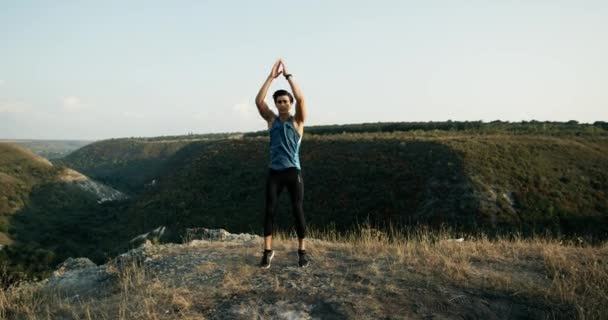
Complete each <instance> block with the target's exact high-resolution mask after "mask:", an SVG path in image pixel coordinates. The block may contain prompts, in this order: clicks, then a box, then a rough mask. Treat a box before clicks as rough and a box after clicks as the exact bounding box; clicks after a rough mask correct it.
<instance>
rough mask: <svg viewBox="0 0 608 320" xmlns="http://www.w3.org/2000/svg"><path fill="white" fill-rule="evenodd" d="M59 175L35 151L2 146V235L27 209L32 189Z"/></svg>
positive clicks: (0, 187)
mask: <svg viewBox="0 0 608 320" xmlns="http://www.w3.org/2000/svg"><path fill="white" fill-rule="evenodd" d="M56 174H57V168H54V167H53V165H52V164H51V163H50V162H49V161H48V160H46V159H44V158H42V157H40V156H39V155H37V154H35V153H33V152H32V151H30V150H28V149H25V148H22V147H20V146H17V145H15V144H9V143H0V232H2V233H5V232H6V231H7V219H8V217H9V216H10V215H11V214H13V213H15V212H16V211H18V210H19V209H21V208H23V207H24V205H25V202H26V201H27V198H28V195H29V193H30V192H31V190H32V188H33V187H34V186H36V185H39V184H42V183H45V182H47V181H49V180H51V179H52V178H53V177H54V176H55V175H56ZM0 244H1V242H0Z"/></svg>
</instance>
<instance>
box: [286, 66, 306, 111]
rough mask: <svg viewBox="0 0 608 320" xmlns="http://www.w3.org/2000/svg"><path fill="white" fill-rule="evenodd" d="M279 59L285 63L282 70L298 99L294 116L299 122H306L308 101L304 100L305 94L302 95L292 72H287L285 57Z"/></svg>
mask: <svg viewBox="0 0 608 320" xmlns="http://www.w3.org/2000/svg"><path fill="white" fill-rule="evenodd" d="M279 61H280V63H281V64H282V65H283V70H282V71H283V73H284V74H285V78H286V79H287V82H289V85H290V86H291V91H292V92H293V96H294V98H295V99H296V114H295V116H294V118H295V120H296V121H298V122H304V121H306V101H305V100H304V95H302V91H301V90H300V87H299V86H298V85H297V84H296V82H295V80H294V79H293V76H291V74H290V73H289V72H287V69H286V68H285V62H284V61H283V59H279ZM288 76H289V77H288Z"/></svg>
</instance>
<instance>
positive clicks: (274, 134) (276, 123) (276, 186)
mask: <svg viewBox="0 0 608 320" xmlns="http://www.w3.org/2000/svg"><path fill="white" fill-rule="evenodd" d="M280 67H283V70H281V71H279V68H280ZM281 74H284V76H285V79H287V81H288V82H289V85H290V86H291V90H292V91H293V94H294V96H295V100H296V103H295V109H296V112H295V116H291V114H290V113H289V111H290V109H291V106H292V103H293V100H294V97H293V96H292V95H291V94H290V93H289V92H288V91H286V90H277V91H276V92H275V93H274V94H273V95H272V97H273V98H274V103H275V106H276V108H277V111H278V112H279V114H278V115H276V114H275V113H274V112H272V111H271V110H270V108H269V107H268V105H267V104H266V102H265V101H264V98H265V97H266V92H267V91H268V88H269V87H270V84H271V83H272V81H273V80H274V79H276V78H277V77H279V76H280V75H281ZM255 104H256V106H257V107H258V111H259V112H260V116H262V118H264V120H266V122H267V123H268V131H269V134H270V165H269V171H268V177H267V179H266V214H265V217H264V252H263V256H262V262H261V263H260V267H262V268H270V261H271V260H272V258H273V257H274V251H273V250H272V227H273V222H274V212H275V210H276V204H277V200H278V197H279V195H280V194H281V191H282V190H283V187H287V190H288V191H289V195H290V197H291V205H292V210H293V215H294V218H295V222H296V230H297V234H298V257H299V259H298V263H299V265H300V267H305V266H307V265H308V258H307V256H306V251H305V248H304V236H305V233H306V223H305V220H304V210H303V209H302V202H303V199H304V181H303V180H302V174H301V167H300V158H299V151H300V143H301V142H302V135H303V134H304V121H305V120H306V103H305V101H304V96H302V92H301V91H300V88H299V87H298V86H297V85H296V83H295V81H294V77H293V75H292V74H290V73H289V72H287V67H286V66H285V62H284V61H283V60H282V59H279V60H277V61H276V62H275V64H274V65H273V66H272V70H271V71H270V75H269V76H268V77H267V78H266V82H264V85H263V86H262V88H261V89H260V92H259V93H258V95H257V97H256V98H255Z"/></svg>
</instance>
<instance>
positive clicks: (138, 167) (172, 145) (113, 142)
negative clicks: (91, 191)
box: [55, 133, 241, 194]
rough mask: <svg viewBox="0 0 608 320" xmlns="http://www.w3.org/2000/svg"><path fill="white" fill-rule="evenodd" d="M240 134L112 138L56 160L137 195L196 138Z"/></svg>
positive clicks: (229, 136) (214, 137) (205, 139)
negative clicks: (171, 159) (165, 164)
mask: <svg viewBox="0 0 608 320" xmlns="http://www.w3.org/2000/svg"><path fill="white" fill-rule="evenodd" d="M240 136H241V135H240V134H232V133H216V134H202V135H194V134H190V135H184V136H162V137H153V138H121V139H109V140H103V141H99V142H95V143H93V144H89V145H87V146H85V147H83V148H80V149H78V150H76V151H75V152H73V153H71V154H69V155H68V156H66V157H64V158H62V159H58V160H56V161H55V163H58V164H62V165H66V166H68V167H71V168H73V169H76V170H77V171H79V172H82V173H84V174H86V175H87V176H89V177H91V178H92V179H95V180H97V181H100V182H103V183H105V184H108V185H111V186H113V187H114V188H117V189H119V190H121V191H123V192H127V193H130V194H136V193H139V192H140V191H141V190H142V189H143V188H144V187H145V185H146V184H148V183H150V182H151V181H152V180H153V179H154V178H155V177H156V173H157V172H158V170H160V168H161V167H162V166H163V164H164V163H165V162H166V161H167V160H168V159H169V158H170V157H171V156H172V155H173V154H174V153H175V152H177V151H178V150H179V149H181V148H182V147H184V146H185V145H187V144H189V143H192V142H196V141H210V140H217V139H227V138H233V137H240Z"/></svg>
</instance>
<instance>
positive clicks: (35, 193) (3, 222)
mask: <svg viewBox="0 0 608 320" xmlns="http://www.w3.org/2000/svg"><path fill="white" fill-rule="evenodd" d="M65 172H66V170H65V168H64V167H62V166H53V165H52V164H51V163H50V162H49V161H48V160H46V159H44V158H42V157H40V156H39V155H37V154H35V153H33V152H32V151H30V150H27V149H25V148H22V147H20V146H17V145H14V144H7V143H0V244H1V245H8V246H7V247H6V248H3V249H2V250H0V270H3V272H2V273H0V285H1V284H7V283H10V282H11V281H14V280H16V279H20V278H29V277H33V276H37V275H41V274H45V273H48V272H49V270H52V268H54V266H55V265H56V264H57V263H59V262H61V261H63V260H64V259H66V258H68V257H70V256H78V255H86V256H88V257H90V258H91V259H93V260H95V261H96V262H97V263H101V262H103V261H105V260H106V259H107V256H108V254H116V253H118V252H120V251H122V250H124V249H126V240H125V239H124V238H123V237H121V236H122V235H125V234H127V231H126V230H122V229H121V228H122V227H123V226H124V221H121V220H120V215H119V213H120V212H124V211H125V210H124V209H123V208H122V207H121V206H123V204H124V203H125V202H124V201H123V202H120V201H119V202H111V203H102V204H100V203H99V202H98V197H97V196H96V194H94V193H92V192H91V191H90V190H86V189H85V188H83V186H82V185H79V184H78V182H66V181H70V179H66V178H74V176H72V177H66V176H65ZM71 174H73V175H77V173H76V172H73V171H72V172H71ZM76 178H80V177H78V176H76ZM81 178H83V179H86V177H81ZM123 243H124V244H125V246H122V247H121V246H120V244H123ZM112 248H113V249H115V250H116V251H112V250H110V249H112Z"/></svg>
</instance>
